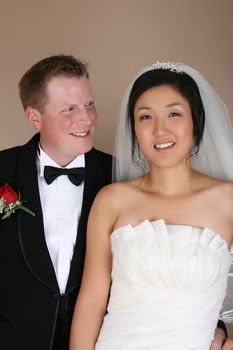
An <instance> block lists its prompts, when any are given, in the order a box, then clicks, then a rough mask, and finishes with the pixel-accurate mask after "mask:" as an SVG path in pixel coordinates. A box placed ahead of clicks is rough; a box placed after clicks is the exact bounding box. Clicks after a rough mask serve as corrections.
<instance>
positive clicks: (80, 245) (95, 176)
mask: <svg viewBox="0 0 233 350" xmlns="http://www.w3.org/2000/svg"><path fill="white" fill-rule="evenodd" d="M109 164H110V162H109ZM106 174H108V176H106ZM110 179H111V171H110V168H109V169H106V168H105V164H104V163H103V160H102V158H101V153H100V152H98V151H96V150H95V149H92V150H91V151H90V152H88V153H86V154H85V183H84V193H83V204H82V211H81V217H80V220H79V226H78V233H77V238H76V244H75V248H74V254H73V259H72V262H71V269H70V275H69V279H68V283H67V288H66V291H67V292H69V291H71V290H72V289H74V288H75V287H77V286H78V287H79V286H80V284H81V279H82V272H83V264H84V257H85V250H86V226H87V220H88V215H89V211H90V209H91V206H92V203H93V200H94V198H95V196H96V194H97V192H98V191H99V190H100V188H101V187H103V186H104V185H106V184H107V183H109V182H110Z"/></svg>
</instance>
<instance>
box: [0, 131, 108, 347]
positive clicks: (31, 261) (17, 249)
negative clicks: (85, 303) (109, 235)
mask: <svg viewBox="0 0 233 350" xmlns="http://www.w3.org/2000/svg"><path fill="white" fill-rule="evenodd" d="M38 142H39V135H38V134H37V135H35V136H34V137H33V138H32V139H31V140H30V141H29V142H28V143H27V144H26V145H24V146H18V147H14V148H11V149H8V150H4V151H1V152H0V186H2V185H3V184H4V183H5V182H8V183H9V185H11V186H12V187H13V188H14V189H15V190H17V189H18V190H19V191H20V195H21V198H22V199H23V200H25V201H26V203H25V206H27V207H28V208H30V209H31V210H32V211H34V212H35V214H36V216H35V217H33V216H32V215H30V214H28V213H26V212H24V211H23V210H18V211H16V212H15V213H14V214H12V215H11V216H10V218H7V219H5V220H0V349H1V350H49V349H51V346H52V342H53V336H54V331H55V325H56V318H57V312H58V307H59V303H60V302H61V296H60V293H59V288H58V284H57V280H56V276H55V272H54V269H53V265H52V261H51V259H50V255H49V252H48V249H47V245H46V241H45V236H44V227H43V217H42V209H41V202H40V196H39V189H38V180H37V168H36V152H37V145H38ZM110 182H111V156H110V155H108V154H105V153H103V152H100V151H97V150H95V149H92V150H91V151H90V152H88V153H86V154H85V184H84V196H83V205H82V212H81V217H80V222H79V227H78V232H77V239H76V245H75V249H74V254H73V259H72V262H71V266H70V274H69V278H68V283H67V287H66V292H65V296H63V298H65V303H66V307H67V313H68V319H69V323H71V320H72V314H73V309H74V305H75V301H76V297H77V294H78V291H79V288H80V284H81V278H82V271H83V263H84V255H85V241H86V224H87V218H88V213H89V210H90V207H91V205H92V202H93V200H94V197H95V195H96V193H97V192H98V190H99V189H100V188H101V187H103V186H104V185H106V184H108V183H110Z"/></svg>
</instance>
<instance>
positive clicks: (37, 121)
mask: <svg viewBox="0 0 233 350" xmlns="http://www.w3.org/2000/svg"><path fill="white" fill-rule="evenodd" d="M25 114H26V117H27V119H28V121H29V123H30V124H31V125H32V127H33V128H34V129H36V130H38V131H40V128H41V113H40V112H39V111H38V110H37V109H35V108H33V107H30V106H29V107H27V108H26V111H25Z"/></svg>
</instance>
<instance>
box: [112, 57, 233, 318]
mask: <svg viewBox="0 0 233 350" xmlns="http://www.w3.org/2000/svg"><path fill="white" fill-rule="evenodd" d="M173 66H174V67H178V68H177V69H178V73H177V74H182V72H185V73H186V74H188V75H189V76H191V77H192V78H193V80H194V81H195V82H196V84H197V86H198V88H199V91H200V95H201V98H202V103H203V106H204V109H205V129H204V134H203V140H202V142H201V144H200V149H199V152H198V153H197V155H196V156H195V157H192V167H193V168H194V169H195V170H197V171H200V172H201V173H204V174H206V175H209V176H212V177H215V178H218V179H222V180H231V181H233V128H232V123H231V119H230V115H229V112H228V109H227V107H226V105H225V104H224V102H223V101H222V99H221V98H220V97H219V96H218V95H217V93H216V92H215V91H214V89H213V88H212V87H211V86H210V85H209V83H208V82H207V80H206V79H205V78H204V77H203V76H202V74H201V73H200V72H198V71H197V70H196V69H194V68H192V67H190V66H188V65H185V64H183V63H175V62H161V63H160V62H158V61H157V62H156V63H155V64H153V65H151V66H148V67H145V68H144V69H142V70H141V71H140V72H139V73H138V74H137V75H136V76H135V78H134V80H133V81H132V82H131V84H130V85H129V86H128V88H127V90H126V92H125V94H124V96H123V99H122V103H121V107H120V115H119V121H118V128H117V134H116V140H115V146H114V156H115V160H114V164H113V181H117V182H119V181H125V180H128V179H132V178H135V177H137V176H141V175H143V174H145V173H146V172H147V171H148V169H149V167H148V163H147V160H146V159H145V158H144V157H143V155H142V153H140V156H139V155H138V161H137V163H135V162H133V160H132V157H131V154H132V153H131V138H130V131H129V128H128V126H127V121H126V120H127V118H126V114H127V104H128V100H129V95H130V92H131V89H132V86H133V84H134V82H135V80H136V79H137V78H138V77H139V76H141V75H142V74H143V73H145V72H148V71H150V70H153V69H158V68H159V69H161V68H163V67H164V69H169V67H173ZM232 253H233V249H232ZM221 317H222V319H223V320H224V321H226V322H228V323H229V322H233V265H232V266H231V271H230V273H229V283H228V291H227V296H226V298H225V301H224V305H223V310H222V316H221Z"/></svg>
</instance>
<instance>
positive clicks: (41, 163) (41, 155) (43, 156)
mask: <svg viewBox="0 0 233 350" xmlns="http://www.w3.org/2000/svg"><path fill="white" fill-rule="evenodd" d="M46 165H49V166H54V167H57V168H63V167H62V166H60V165H59V164H57V163H56V162H55V161H54V160H53V159H52V158H51V157H50V156H49V155H48V154H47V153H46V152H45V151H43V149H42V148H41V145H40V144H39V145H38V152H37V170H38V174H39V176H40V177H43V176H44V167H45V166H46ZM78 167H85V157H84V154H80V155H78V156H77V157H76V158H74V159H73V160H72V162H70V163H69V164H68V165H67V166H65V167H64V168H67V169H69V168H78Z"/></svg>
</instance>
